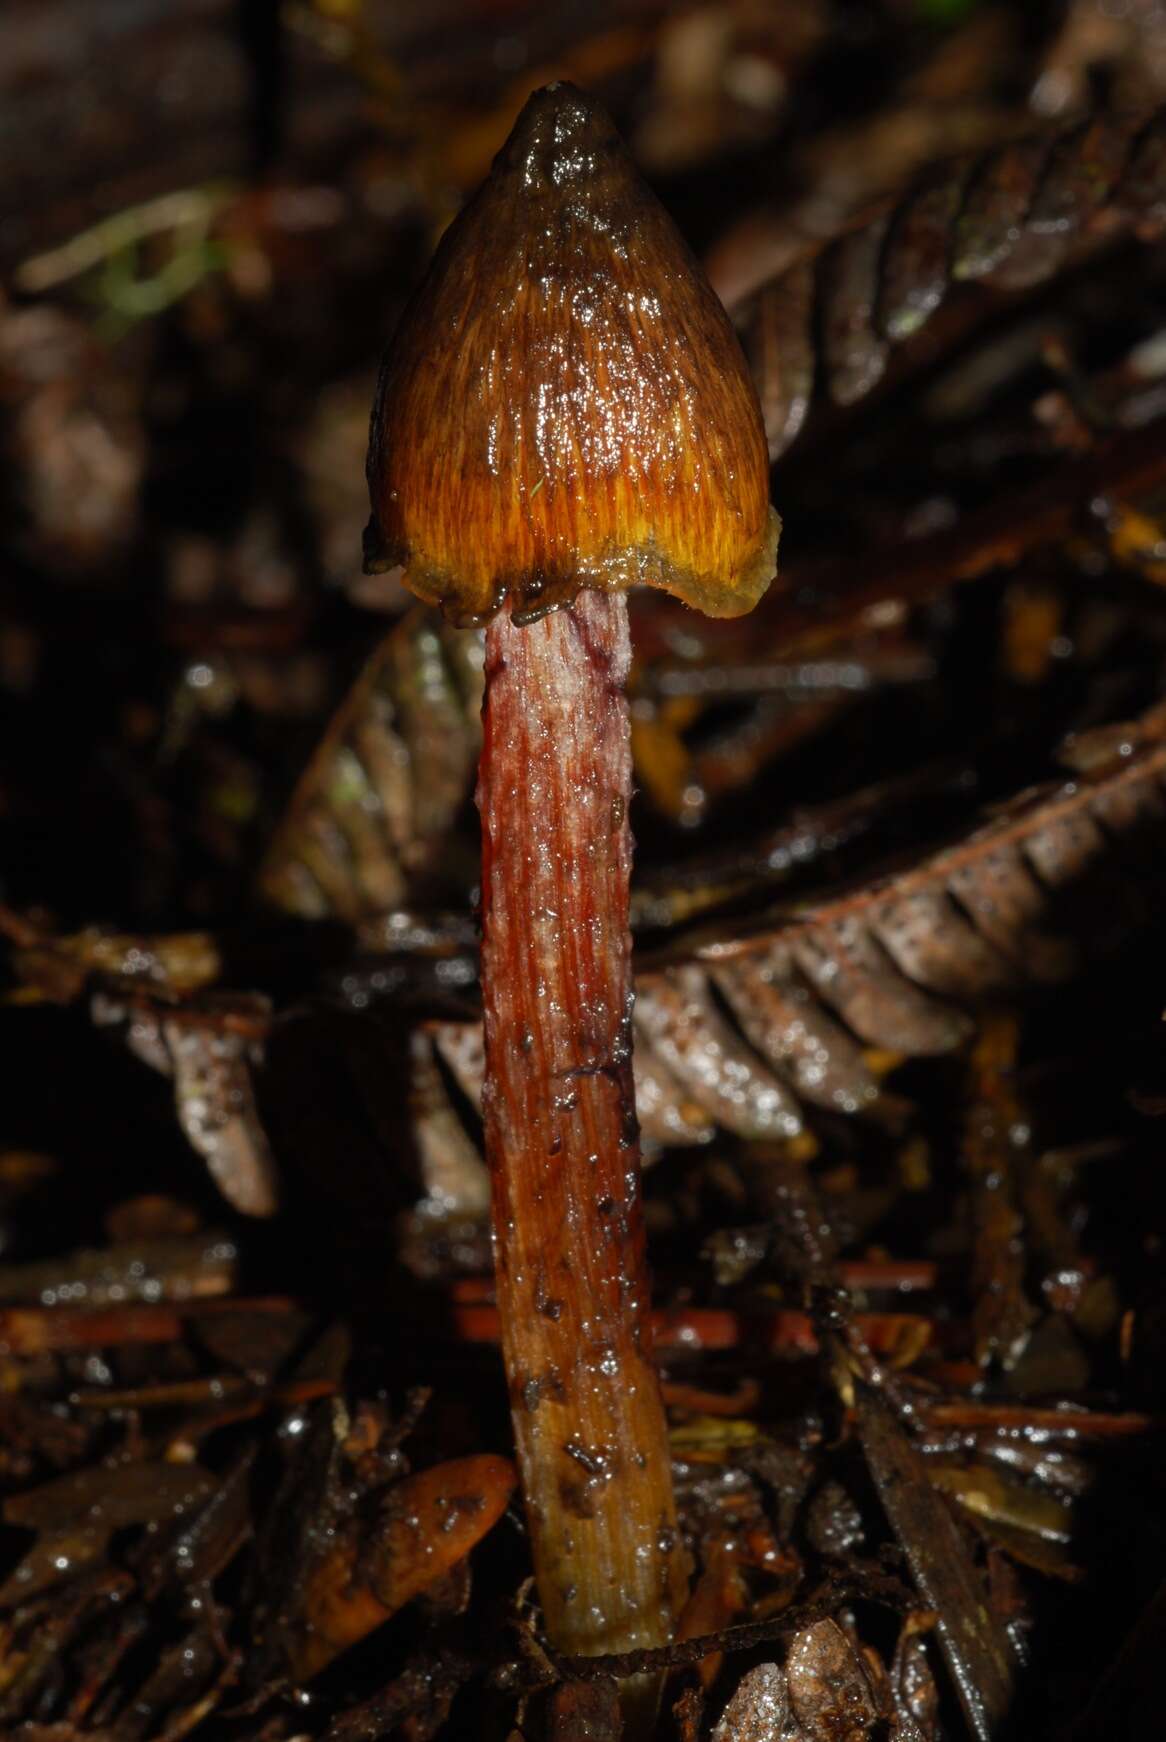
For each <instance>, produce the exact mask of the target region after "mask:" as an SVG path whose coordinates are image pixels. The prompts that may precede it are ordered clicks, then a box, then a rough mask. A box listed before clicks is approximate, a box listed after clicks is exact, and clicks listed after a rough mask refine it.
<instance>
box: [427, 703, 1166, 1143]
mask: <svg viewBox="0 0 1166 1742" xmlns="http://www.w3.org/2000/svg"><path fill="white" fill-rule="evenodd" d="M1068 755H1069V757H1070V758H1071V760H1072V763H1073V765H1074V766H1075V768H1076V769H1077V770H1079V772H1078V773H1077V774H1076V776H1075V777H1074V778H1073V779H1070V780H1066V781H1063V782H1060V783H1050V784H1047V785H1045V786H1041V787H1038V788H1035V789H1033V790H1031V791H1029V792H1026V793H1023V794H1021V795H1020V796H1019V797H1018V798H1016V799H1015V800H1014V801H1013V802H1012V803H1011V804H1010V805H1007V806H1005V807H1003V808H1002V809H1000V810H999V811H997V812H996V814H994V815H993V816H992V817H991V818H990V819H989V820H988V821H987V822H985V823H983V824H982V825H980V826H978V827H977V828H975V830H974V831H973V833H972V834H971V835H970V836H968V837H967V838H966V839H965V840H963V841H961V842H960V843H958V844H957V845H954V846H948V847H944V848H942V849H941V850H939V851H938V852H932V853H929V854H927V855H926V856H925V857H922V858H921V859H919V860H918V861H917V862H916V863H914V864H911V865H908V866H906V867H903V868H900V869H897V870H895V871H894V872H891V873H888V874H886V875H884V876H881V877H878V878H876V879H875V880H874V881H872V882H867V883H864V884H862V885H861V886H860V887H858V888H855V889H851V890H849V891H848V892H846V893H845V894H841V895H837V896H834V897H832V898H830V899H829V900H826V901H822V902H820V903H816V904H813V905H808V906H804V907H802V908H800V909H798V910H797V911H796V912H793V913H789V914H785V915H781V916H780V917H778V918H777V919H776V920H773V919H770V920H767V921H766V922H765V923H764V924H761V925H758V924H756V923H755V922H751V923H749V924H748V925H742V926H739V927H738V929H737V931H736V935H731V936H728V937H726V936H724V935H723V932H722V933H719V934H718V936H717V937H715V938H713V939H709V940H706V941H703V942H702V941H700V940H699V939H697V940H696V941H694V942H690V943H688V944H687V945H685V946H676V948H675V949H674V950H673V951H671V952H670V953H669V959H667V960H662V961H660V962H659V963H658V964H656V965H653V966H649V967H647V968H646V969H644V970H642V971H641V972H640V973H639V974H638V975H637V981H636V1009H635V1032H636V1046H635V1072H636V1102H637V1109H638V1112H639V1117H640V1121H641V1125H642V1127H643V1132H644V1136H645V1138H647V1139H648V1140H649V1141H650V1142H653V1143H656V1144H660V1145H669V1144H672V1145H675V1144H691V1143H699V1142H702V1141H705V1140H707V1139H708V1138H710V1137H711V1136H712V1135H713V1133H714V1132H715V1131H716V1130H717V1129H718V1128H719V1129H722V1130H726V1131H729V1132H732V1133H734V1134H735V1135H737V1136H739V1137H743V1138H752V1139H756V1138H780V1137H792V1136H796V1135H797V1134H798V1133H799V1132H800V1131H801V1129H802V1125H803V1120H804V1109H805V1108H806V1107H819V1108H824V1109H826V1110H829V1111H832V1112H838V1113H847V1114H855V1113H862V1112H863V1111H870V1110H872V1109H873V1108H874V1107H875V1105H876V1104H877V1103H878V1101H879V1098H880V1094H881V1090H880V1085H879V1078H878V1075H877V1073H876V1071H875V1069H874V1068H873V1067H872V1063H871V1061H870V1058H869V1056H868V1053H867V1049H869V1048H875V1049H878V1050H879V1051H881V1052H885V1053H892V1054H896V1055H901V1056H906V1057H926V1056H929V1055H936V1054H942V1053H946V1052H950V1051H951V1050H952V1049H953V1048H955V1047H957V1046H959V1045H960V1044H961V1042H962V1041H963V1040H964V1039H965V1038H966V1037H967V1035H968V1034H969V1032H970V1029H971V1016H970V1013H971V1012H973V1011H974V1010H975V1008H976V1007H977V1005H979V1004H981V1003H982V1002H983V1001H984V1000H990V999H993V998H995V997H997V996H999V995H1002V994H1005V993H1010V994H1011V993H1015V992H1017V991H1018V990H1020V989H1022V988H1024V987H1025V986H1039V985H1054V984H1056V983H1058V982H1059V981H1062V980H1064V979H1066V978H1068V976H1069V975H1070V974H1071V973H1072V972H1073V971H1074V970H1075V968H1076V966H1077V965H1078V963H1079V961H1080V960H1081V959H1082V957H1083V956H1085V955H1087V954H1088V953H1090V952H1091V951H1094V950H1097V949H1099V948H1102V949H1103V948H1105V947H1107V946H1109V945H1111V944H1113V943H1114V942H1116V941H1117V939H1118V938H1119V937H1120V936H1121V935H1125V934H1127V933H1128V931H1129V929H1130V927H1131V925H1132V924H1134V923H1135V922H1136V921H1137V920H1138V918H1139V916H1140V915H1141V914H1142V911H1143V909H1142V901H1141V890H1140V887H1139V884H1140V872H1141V867H1140V864H1139V858H1140V856H1141V855H1143V854H1145V853H1147V852H1150V851H1152V850H1153V849H1154V844H1155V843H1156V844H1157V847H1158V850H1160V844H1161V841H1162V839H1163V837H1164V835H1166V793H1164V790H1163V783H1164V781H1166V710H1163V709H1161V708H1156V709H1154V710H1152V711H1151V712H1150V713H1148V714H1147V715H1145V716H1144V717H1143V719H1142V720H1140V721H1138V722H1136V723H1135V724H1133V725H1131V726H1128V727H1124V728H1120V729H1115V728H1105V729H1104V730H1103V731H1102V732H1101V733H1098V734H1088V735H1083V736H1081V737H1078V738H1077V739H1075V740H1072V741H1070V744H1069V746H1068ZM1099 876H1100V877H1102V878H1104V879H1105V883H1106V894H1105V900H1106V912H1105V914H1104V916H1103V921H1102V923H1100V924H1099V923H1098V921H1097V919H1096V917H1094V918H1091V919H1090V920H1089V922H1088V923H1087V925H1083V926H1081V927H1074V926H1073V925H1071V924H1067V923H1066V915H1065V914H1063V913H1062V911H1061V910H1062V907H1063V905H1064V904H1071V905H1072V907H1074V908H1076V907H1079V906H1080V904H1081V903H1083V902H1084V901H1085V900H1086V897H1087V895H1088V891H1089V887H1090V884H1091V883H1092V882H1093V881H1094V880H1095V879H1096V878H1097V877H1099ZM1087 911H1088V912H1090V913H1092V907H1090V908H1089V909H1088V910H1087ZM682 950H683V953H681V952H682ZM427 1032H428V1033H429V1035H430V1036H431V1038H432V1043H433V1045H434V1046H435V1048H436V1050H437V1053H438V1055H439V1056H440V1058H441V1059H442V1060H443V1061H444V1063H445V1065H446V1067H447V1068H448V1070H449V1071H450V1072H451V1073H452V1075H453V1077H454V1078H455V1079H456V1081H457V1083H458V1084H459V1086H460V1088H461V1089H462V1091H463V1092H464V1093H465V1094H466V1096H467V1097H468V1098H469V1099H470V1100H471V1101H472V1102H474V1103H477V1101H478V1100H479V1097H480V1093H481V1072H482V1053H481V1038H480V1032H479V1030H478V1027H477V1025H476V1024H473V1023H447V1022H439V1023H433V1024H430V1025H429V1026H428V1029H427Z"/></svg>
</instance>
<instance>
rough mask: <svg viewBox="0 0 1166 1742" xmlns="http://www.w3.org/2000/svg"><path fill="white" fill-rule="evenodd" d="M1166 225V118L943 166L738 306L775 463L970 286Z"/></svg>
mask: <svg viewBox="0 0 1166 1742" xmlns="http://www.w3.org/2000/svg"><path fill="white" fill-rule="evenodd" d="M1164 222H1166V116H1164V114H1163V112H1162V111H1161V110H1159V111H1156V112H1155V113H1154V114H1152V115H1151V116H1149V117H1148V118H1147V117H1146V116H1140V117H1135V118H1128V117H1124V118H1123V117H1108V116H1100V117H1098V118H1097V119H1095V120H1092V121H1089V122H1086V123H1083V124H1081V125H1078V126H1075V127H1073V128H1071V129H1069V130H1067V131H1065V132H1063V133H1059V134H1054V135H1052V136H1047V135H1046V136H1044V137H1038V138H1034V139H1022V140H1018V141H1015V142H1013V143H1011V144H1008V145H1003V146H997V147H995V148H994V149H992V150H991V151H989V152H987V153H986V154H984V155H983V156H981V157H979V158H978V159H971V160H967V159H965V160H963V161H958V162H956V163H953V164H949V165H940V166H938V167H937V168H936V169H934V170H933V171H931V172H930V173H929V174H928V175H926V176H924V177H922V178H921V179H920V180H918V181H917V182H916V184H915V185H914V186H913V187H912V188H911V189H910V190H909V191H908V192H907V193H906V195H904V196H903V197H902V198H901V199H900V200H898V201H897V202H892V203H891V204H890V205H889V206H888V207H887V208H885V209H883V210H881V211H879V212H878V213H877V214H875V215H874V216H872V217H870V218H869V219H868V220H867V221H866V222H865V223H863V224H861V225H859V226H858V227H857V228H856V229H854V230H852V231H850V232H849V233H848V234H846V235H844V236H841V237H839V238H837V239H836V240H835V241H833V242H831V243H829V244H828V245H827V246H826V247H825V248H822V249H820V250H817V251H815V252H814V253H813V254H812V255H811V256H809V257H808V258H806V259H804V260H801V261H798V262H797V263H796V264H795V265H793V266H791V267H788V268H787V269H786V270H785V271H783V272H781V273H780V274H778V276H777V277H776V278H774V279H772V280H770V281H769V282H768V283H766V284H764V285H762V286H761V287H760V289H758V290H756V291H754V292H753V293H752V294H751V295H750V296H749V297H747V298H746V299H745V300H743V301H742V302H741V303H740V304H739V305H738V306H737V307H736V309H735V310H734V311H733V312H734V317H735V320H736V323H737V327H738V331H739V332H740V335H741V339H742V343H743V344H744V347H745V352H746V356H747V357H748V359H749V362H750V367H751V369H752V372H753V376H754V379H755V380H756V382H757V386H758V390H759V392H760V395H761V403H762V410H763V413H764V417H765V428H766V434H767V436H768V438H769V451H770V457H771V458H773V459H776V458H777V456H778V455H779V454H781V453H784V452H785V450H786V449H787V448H788V447H789V445H790V443H791V442H792V441H793V440H794V438H795V437H796V436H797V435H798V434H799V432H800V431H801V429H802V427H803V425H804V423H805V421H806V417H807V415H808V414H809V411H810V409H811V406H812V405H813V404H814V402H815V400H816V399H817V398H819V397H825V398H827V399H829V400H830V401H832V402H833V403H834V404H835V405H837V406H849V405H853V404H855V403H856V402H857V401H858V400H860V399H863V398H865V397H866V395H867V394H868V393H870V392H871V391H872V390H873V389H874V388H875V387H876V386H877V384H878V383H879V381H880V380H881V379H882V377H883V375H884V374H885V372H886V370H887V367H888V364H889V362H890V359H891V355H892V352H893V351H894V349H895V348H896V347H897V346H899V345H901V344H903V343H904V342H905V341H906V340H908V339H911V338H913V337H914V336H915V335H916V334H917V333H918V332H919V331H920V330H921V329H922V328H923V326H924V325H925V324H926V322H927V321H928V320H930V319H931V317H932V316H933V315H934V314H935V313H936V311H937V310H938V309H939V308H940V307H941V306H942V305H943V304H944V302H945V301H946V300H947V299H948V298H949V297H950V296H951V294H952V292H953V291H954V290H956V289H958V288H959V287H960V286H961V285H964V284H969V283H974V284H980V285H985V286H988V287H990V288H991V289H993V290H996V291H1010V290H1019V289H1024V288H1027V287H1029V286H1032V285H1036V284H1040V283H1043V282H1044V281H1045V280H1047V279H1050V278H1052V277H1053V276H1054V275H1055V274H1056V273H1057V272H1059V271H1060V270H1061V269H1062V268H1063V267H1064V266H1065V265H1066V264H1068V263H1069V262H1070V261H1071V260H1073V259H1074V258H1076V257H1078V256H1079V255H1080V254H1081V253H1082V251H1083V250H1085V249H1087V248H1089V247H1090V246H1093V245H1095V244H1096V243H1097V242H1098V241H1099V240H1101V239H1104V238H1112V237H1116V236H1119V235H1123V234H1130V233H1132V234H1134V235H1137V236H1140V237H1143V238H1144V239H1146V240H1148V241H1149V240H1154V239H1156V238H1157V237H1158V236H1159V235H1160V234H1161V232H1162V226H1163V223H1164Z"/></svg>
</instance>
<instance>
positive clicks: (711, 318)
mask: <svg viewBox="0 0 1166 1742" xmlns="http://www.w3.org/2000/svg"><path fill="white" fill-rule="evenodd" d="M368 479H369V492H370V496H371V499H372V510H373V514H372V520H371V521H370V523H369V528H368V533H367V534H366V566H368V567H375V568H388V567H393V566H396V565H403V567H404V568H405V571H406V573H405V579H406V581H407V583H408V584H409V586H411V587H412V589H413V591H414V592H416V593H419V594H420V595H421V597H422V598H425V599H429V600H432V601H434V602H435V603H439V604H441V605H442V606H443V607H444V608H445V609H446V611H447V612H448V613H449V614H450V615H451V616H452V617H454V618H455V619H457V620H459V621H474V620H482V619H484V618H486V617H489V616H491V615H492V614H493V612H494V611H496V610H497V609H498V607H499V606H500V604H501V603H502V601H503V600H504V598H505V597H506V595H507V594H510V595H511V596H512V599H513V608H514V611H515V615H516V616H517V617H518V618H519V619H520V620H521V618H522V617H523V616H534V615H538V614H540V613H541V612H542V611H545V610H547V609H550V608H552V607H553V606H555V605H559V604H563V603H565V602H568V601H569V600H570V599H571V598H573V597H574V594H575V592H576V591H577V589H578V588H579V587H580V586H588V587H599V588H605V589H608V590H619V589H623V588H626V587H629V586H631V585H633V584H635V583H637V582H644V583H646V584H647V585H650V586H657V587H665V588H667V589H668V590H669V591H670V592H673V593H676V594H678V595H679V597H680V598H682V599H685V600H686V601H687V602H688V603H689V604H691V605H695V606H697V607H698V608H699V609H700V610H702V611H705V612H707V613H708V614H709V615H711V616H718V617H731V616H737V615H739V614H740V613H741V612H743V611H747V610H749V609H750V608H751V607H752V606H753V605H754V604H755V603H756V602H757V600H758V598H759V597H760V596H761V594H762V593H763V592H764V591H765V588H766V587H767V586H768V584H769V582H770V580H771V579H772V578H773V573H774V569H775V559H776V546H777V531H778V522H777V517H776V515H775V514H774V513H773V511H772V509H771V508H770V506H769V473H768V457H767V453H766V445H765V435H764V431H763V428H762V423H761V414H760V410H759V408H758V405H757V398H756V394H755V392H754V389H753V386H752V383H751V381H750V379H749V376H748V372H747V370H746V367H745V362H744V359H743V357H742V356H741V352H740V348H739V346H738V344H737V340H736V338H735V336H734V334H733V331H732V328H731V326H730V324H729V321H728V318H727V316H726V315H725V312H724V310H723V309H722V307H721V305H720V303H719V302H718V301H717V299H716V297H715V296H714V294H713V292H712V290H711V288H710V287H709V285H708V282H707V280H706V279H705V277H704V274H703V273H702V272H701V270H700V267H699V266H698V265H697V263H696V262H695V260H693V258H692V256H691V255H690V254H689V252H688V249H687V248H686V247H685V245H684V243H683V241H682V240H681V238H680V236H679V234H678V232H677V231H676V229H675V227H674V226H673V224H672V222H671V220H670V219H669V218H668V216H667V214H666V213H665V211H664V209H663V207H662V206H661V205H660V203H659V201H658V200H657V199H656V198H655V196H654V195H653V194H652V193H651V191H650V190H649V189H648V188H647V187H646V185H645V184H644V182H643V181H642V180H641V179H640V177H639V175H638V173H637V172H636V169H635V167H634V165H633V163H632V161H631V158H630V157H629V156H628V153H627V151H626V150H625V148H624V146H623V144H622V142H621V140H620V139H619V136H618V134H617V133H616V131H615V129H614V127H613V126H612V124H611V122H610V120H609V119H608V117H607V116H606V115H605V114H604V112H603V110H602V109H600V108H599V107H598V106H597V105H596V104H594V103H592V102H591V100H590V99H589V98H587V97H586V96H584V95H583V93H582V92H580V91H578V90H576V89H575V88H574V87H573V86H571V85H566V84H559V85H550V86H548V87H547V88H546V89H545V90H542V91H538V92H536V93H535V95H534V96H533V97H532V98H531V99H530V101H529V102H528V103H527V105H526V107H525V109H524V110H523V111H522V114H521V115H520V116H519V118H518V121H517V123H516V124H515V127H514V130H513V132H512V133H511V135H510V138H509V139H508V140H507V142H506V144H505V146H504V147H503V149H502V151H501V152H500V153H499V155H498V157H497V158H496V159H495V162H494V167H493V169H492V171H491V173H490V176H489V178H488V180H487V181H486V182H485V184H484V185H483V187H482V188H481V189H480V190H479V192H478V193H477V195H476V196H475V197H474V199H473V200H472V201H471V202H470V203H469V205H468V206H467V207H466V208H465V210H464V211H463V212H462V213H461V215H460V216H459V217H458V218H457V219H456V220H455V222H454V223H453V224H452V225H451V226H450V228H449V230H448V231H447V233H446V235H445V237H444V239H443V241H442V243H441V246H440V247H439V249H438V250H437V253H436V254H435V256H434V259H433V262H432V264H431V266H430V268H429V271H428V273H427V275H426V277H425V279H424V281H423V283H422V284H421V287H420V289H419V290H418V292H417V294H416V296H415V297H414V299H413V301H412V303H411V304H410V307H409V308H408V310H407V311H406V313H405V315H404V317H403V319H402V321H401V324H400V327H399V328H398V330H397V333H396V335H395V338H394V340H393V343H392V346H391V347H390V350H389V353H388V355H387V357H386V359H385V363H384V366H383V368H382V370H381V379H380V384H379V386H378V390H377V399H376V404H375V406H374V409H373V418H372V431H371V438H370V444H369V456H368Z"/></svg>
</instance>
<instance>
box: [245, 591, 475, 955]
mask: <svg viewBox="0 0 1166 1742" xmlns="http://www.w3.org/2000/svg"><path fill="white" fill-rule="evenodd" d="M481 693H482V666H481V646H480V642H479V640H478V638H477V637H475V636H472V635H465V634H463V633H461V632H459V631H457V630H452V629H450V628H448V627H447V626H446V625H445V624H444V623H442V622H440V621H439V620H438V619H436V618H431V617H430V616H429V614H428V613H426V612H424V611H421V610H415V611H410V612H409V613H408V614H407V615H406V616H405V617H403V618H402V620H401V621H400V623H398V624H397V626H396V628H395V629H393V630H392V632H391V633H390V634H389V635H388V636H386V637H385V639H384V641H382V642H381V644H380V646H379V647H378V648H377V649H376V651H375V653H374V654H373V655H372V657H371V658H370V659H369V661H368V663H367V664H366V665H365V667H364V670H363V671H362V672H361V674H360V676H359V677H358V679H357V681H356V683H355V684H354V685H353V686H352V688H351V690H350V691H349V693H348V695H347V696H346V698H345V700H344V703H343V705H342V706H341V708H340V709H339V711H338V712H337V714H336V715H335V716H334V718H333V720H332V722H331V724H330V725H329V727H328V730H327V732H326V733H325V735H324V738H323V740H322V741H321V743H320V746H319V748H318V749H317V751H316V753H315V755H314V756H313V758H312V760H311V762H310V763H309V765H308V767H307V769H306V771H305V772H304V774H303V776H302V778H301V780H300V782H299V785H298V786H297V788H296V791H295V793H294V795H293V797H292V801H291V804H290V805H289V807H288V811H287V815H286V816H285V818H284V820H283V822H282V823H281V824H280V826H279V828H278V830H277V831H276V834H275V837H274V839H273V840H272V843H271V846H270V847H269V849H268V851H267V854H266V856H265V858H264V861H263V864H262V866H261V868H260V871H259V878H258V887H259V892H260V894H261V895H262V896H263V897H264V899H265V900H267V901H268V902H270V903H271V904H272V905H273V906H275V907H279V908H281V909H283V911H284V912H287V913H294V914H297V915H299V916H300V917H301V918H303V919H322V918H336V919H341V920H345V921H347V922H348V923H349V924H351V925H356V924H359V922H360V921H362V920H366V919H369V918H372V917H373V916H375V915H377V914H383V913H386V912H388V911H390V910H391V909H393V908H395V907H399V906H401V904H402V903H403V902H405V901H407V900H408V898H409V895H410V893H411V892H412V891H413V890H414V889H416V888H418V887H420V886H421V885H422V884H424V883H425V881H426V879H429V880H430V881H431V880H432V879H433V878H434V877H435V876H437V875H438V873H439V871H441V870H442V869H443V867H441V866H440V865H439V864H438V858H439V853H440V850H441V849H443V848H444V847H446V846H447V844H448V838H449V833H450V830H451V827H452V824H453V821H454V818H455V817H456V815H457V812H458V811H459V809H460V808H461V806H462V805H463V804H464V803H465V800H466V797H467V795H468V792H469V788H470V782H471V779H472V776H473V770H474V766H475V764H476V761H477V755H478V744H479V739H480V735H481V734H480V726H479V721H478V713H479V710H480V707H481V699H482V695H481ZM430 893H431V891H430Z"/></svg>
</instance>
